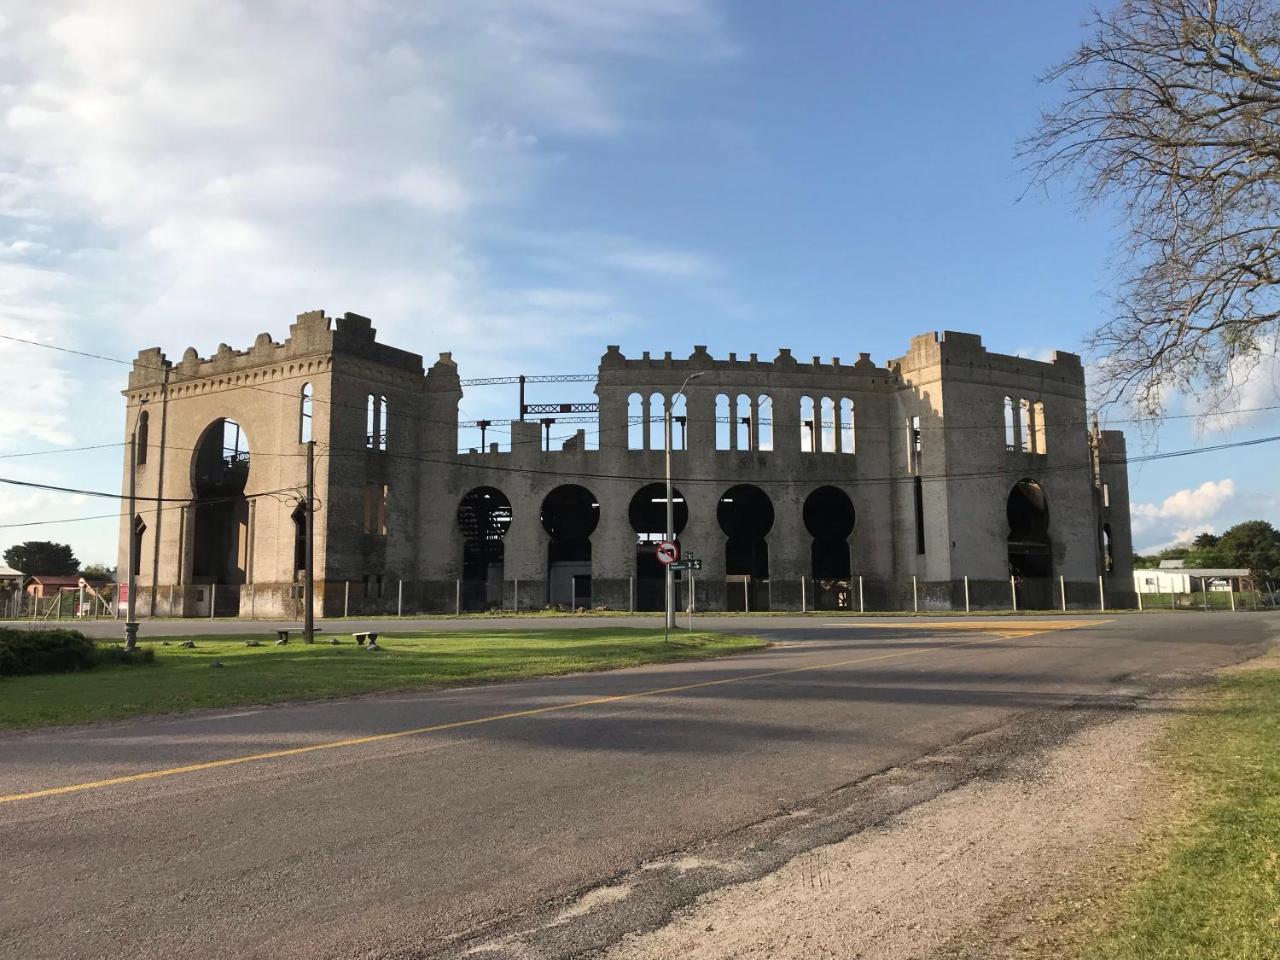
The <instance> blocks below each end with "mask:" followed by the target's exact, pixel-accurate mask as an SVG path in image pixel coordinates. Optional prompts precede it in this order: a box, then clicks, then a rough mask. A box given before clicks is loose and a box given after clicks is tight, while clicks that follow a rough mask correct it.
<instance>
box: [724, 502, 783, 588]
mask: <svg viewBox="0 0 1280 960" xmlns="http://www.w3.org/2000/svg"><path fill="white" fill-rule="evenodd" d="M716 519H717V520H718V521H719V522H720V529H721V530H723V531H724V533H725V543H724V574H725V609H726V610H768V609H769V543H768V541H767V540H765V537H766V536H768V534H769V531H770V530H771V529H773V503H772V502H770V500H769V496H768V494H766V493H765V492H764V491H763V490H761V489H760V488H759V487H754V486H752V485H751V484H748V483H740V484H738V485H737V486H736V487H730V488H729V489H728V490H726V491H725V493H724V495H723V496H722V497H721V498H720V502H719V503H718V504H716Z"/></svg>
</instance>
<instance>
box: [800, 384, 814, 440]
mask: <svg viewBox="0 0 1280 960" xmlns="http://www.w3.org/2000/svg"><path fill="white" fill-rule="evenodd" d="M816 430H817V419H816V418H815V416H814V409H813V397H801V398H800V452H801V453H813V452H814V450H816V449H817V434H816Z"/></svg>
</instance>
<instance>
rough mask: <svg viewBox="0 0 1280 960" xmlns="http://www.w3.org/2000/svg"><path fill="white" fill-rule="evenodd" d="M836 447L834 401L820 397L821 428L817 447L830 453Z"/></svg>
mask: <svg viewBox="0 0 1280 960" xmlns="http://www.w3.org/2000/svg"><path fill="white" fill-rule="evenodd" d="M835 448H836V402H835V401H834V400H832V399H831V398H830V397H823V398H822V429H821V430H819V431H818V449H819V450H821V451H822V452H823V453H831V452H832V451H834V450H835Z"/></svg>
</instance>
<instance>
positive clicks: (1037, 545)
mask: <svg viewBox="0 0 1280 960" xmlns="http://www.w3.org/2000/svg"><path fill="white" fill-rule="evenodd" d="M1005 509H1006V515H1007V518H1008V521H1009V539H1008V544H1009V575H1010V576H1011V577H1013V578H1014V580H1015V587H1016V589H1017V591H1018V606H1019V608H1020V609H1027V610H1036V609H1048V608H1050V607H1052V606H1053V584H1052V579H1053V550H1052V543H1051V541H1050V539H1049V504H1048V500H1047V499H1046V497H1045V493H1044V489H1043V488H1042V487H1041V486H1040V484H1039V483H1037V482H1036V481H1035V480H1019V481H1018V482H1017V483H1016V484H1014V486H1013V489H1012V490H1011V491H1010V492H1009V499H1008V502H1007V504H1006V508H1005Z"/></svg>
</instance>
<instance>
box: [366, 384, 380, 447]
mask: <svg viewBox="0 0 1280 960" xmlns="http://www.w3.org/2000/svg"><path fill="white" fill-rule="evenodd" d="M364 434H365V436H364V445H365V447H367V448H368V449H370V450H373V449H374V448H375V445H376V443H377V438H378V401H377V398H376V397H374V395H373V394H372V393H371V394H369V397H368V399H367V400H366V401H365V414H364Z"/></svg>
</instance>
